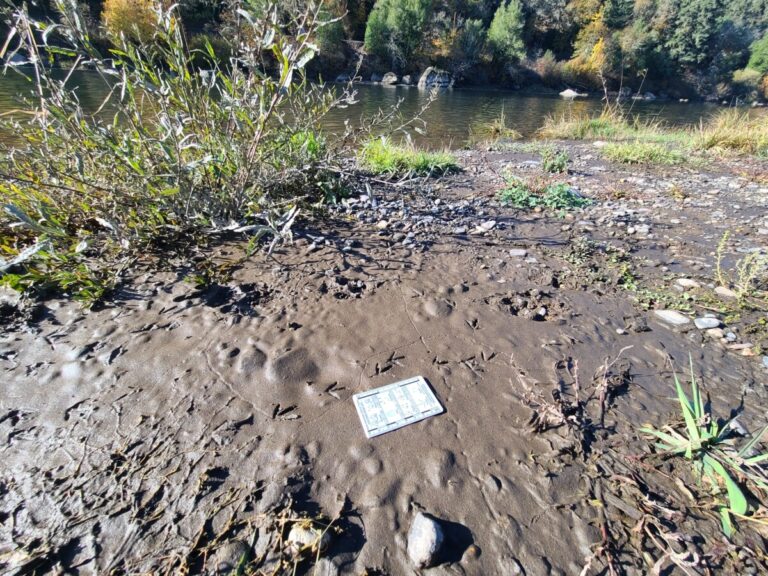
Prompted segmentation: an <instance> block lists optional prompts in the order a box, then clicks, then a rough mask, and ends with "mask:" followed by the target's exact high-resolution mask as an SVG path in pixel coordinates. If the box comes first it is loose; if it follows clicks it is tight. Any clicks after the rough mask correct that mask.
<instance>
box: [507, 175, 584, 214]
mask: <svg viewBox="0 0 768 576" xmlns="http://www.w3.org/2000/svg"><path fill="white" fill-rule="evenodd" d="M496 197H497V198H498V200H499V202H501V203H502V204H504V205H505V206H513V207H515V208H524V209H532V208H536V207H542V208H549V209H551V210H571V209H574V208H582V207H584V206H588V205H589V204H591V200H589V199H588V198H584V197H583V196H581V195H580V194H578V193H577V192H576V191H574V190H573V188H571V187H570V186H568V184H564V183H562V182H548V181H546V180H536V179H532V180H529V181H525V180H522V179H520V178H517V177H509V178H507V185H506V187H505V188H504V189H502V190H500V191H499V192H498V193H497V195H496Z"/></svg>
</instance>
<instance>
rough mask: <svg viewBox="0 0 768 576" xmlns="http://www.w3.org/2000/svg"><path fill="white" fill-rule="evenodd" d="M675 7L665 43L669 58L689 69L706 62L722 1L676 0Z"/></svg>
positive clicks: (719, 21)
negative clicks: (668, 35)
mask: <svg viewBox="0 0 768 576" xmlns="http://www.w3.org/2000/svg"><path fill="white" fill-rule="evenodd" d="M676 6H677V7H678V10H677V14H676V15H675V18H674V20H673V25H672V30H671V36H670V37H669V39H668V40H667V43H666V47H667V49H668V50H669V54H670V56H672V57H673V58H675V59H676V60H677V61H678V62H680V63H681V64H684V65H687V66H691V67H693V66H699V65H701V64H704V63H706V62H708V61H710V60H711V58H712V53H713V49H714V45H715V43H716V40H717V35H718V33H719V30H720V25H721V23H722V15H723V9H724V0H685V1H684V2H683V1H681V0H677V2H676Z"/></svg>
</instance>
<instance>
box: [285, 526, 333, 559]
mask: <svg viewBox="0 0 768 576" xmlns="http://www.w3.org/2000/svg"><path fill="white" fill-rule="evenodd" d="M330 543H331V533H330V532H328V531H325V532H323V531H320V530H317V529H316V528H312V527H310V526H307V525H306V523H304V522H297V523H296V524H294V525H293V528H291V531H290V532H289V533H288V545H289V546H291V547H292V548H294V549H295V551H296V552H298V551H300V550H303V549H304V548H307V547H310V548H311V549H312V550H313V551H316V550H317V549H318V547H319V548H320V552H324V551H325V550H327V549H328V546H329V545H330Z"/></svg>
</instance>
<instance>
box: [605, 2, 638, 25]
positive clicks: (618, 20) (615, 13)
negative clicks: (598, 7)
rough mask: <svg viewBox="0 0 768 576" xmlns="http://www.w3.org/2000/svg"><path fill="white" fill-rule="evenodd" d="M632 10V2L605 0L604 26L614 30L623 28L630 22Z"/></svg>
mask: <svg viewBox="0 0 768 576" xmlns="http://www.w3.org/2000/svg"><path fill="white" fill-rule="evenodd" d="M633 9H634V2H633V0H606V2H605V14H604V18H605V24H606V26H608V27H609V28H615V29H620V28H624V27H625V26H627V25H628V24H629V22H630V20H632V11H633Z"/></svg>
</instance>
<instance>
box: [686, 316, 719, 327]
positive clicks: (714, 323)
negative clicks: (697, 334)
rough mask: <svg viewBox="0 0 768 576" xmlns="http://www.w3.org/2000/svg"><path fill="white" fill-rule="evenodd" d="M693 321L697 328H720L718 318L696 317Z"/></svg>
mask: <svg viewBox="0 0 768 576" xmlns="http://www.w3.org/2000/svg"><path fill="white" fill-rule="evenodd" d="M693 323H694V324H695V325H696V328H698V329H699V330H709V329H710V328H720V324H721V322H720V320H718V319H717V318H696V319H695V320H694V321H693Z"/></svg>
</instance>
